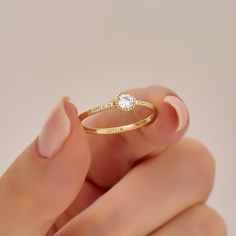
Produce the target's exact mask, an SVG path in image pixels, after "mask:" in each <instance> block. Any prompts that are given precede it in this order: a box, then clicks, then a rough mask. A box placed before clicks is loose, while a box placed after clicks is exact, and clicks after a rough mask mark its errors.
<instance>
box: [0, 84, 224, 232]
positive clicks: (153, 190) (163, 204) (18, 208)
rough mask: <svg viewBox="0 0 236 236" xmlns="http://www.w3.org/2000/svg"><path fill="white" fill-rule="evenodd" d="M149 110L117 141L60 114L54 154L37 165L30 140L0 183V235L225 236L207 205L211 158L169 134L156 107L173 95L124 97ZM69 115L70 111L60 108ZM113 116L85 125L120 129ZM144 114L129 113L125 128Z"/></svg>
mask: <svg viewBox="0 0 236 236" xmlns="http://www.w3.org/2000/svg"><path fill="white" fill-rule="evenodd" d="M130 91H131V92H133V93H134V94H135V95H136V96H137V97H139V98H140V99H143V100H148V101H150V102H152V103H154V104H155V105H156V106H157V107H158V109H159V115H158V119H156V120H155V121H154V122H153V123H152V124H151V125H149V126H147V127H144V128H141V129H139V130H136V131H132V132H129V133H125V134H119V135H101V136H95V135H88V134H86V133H85V132H84V129H83V127H82V124H81V123H80V121H79V120H78V118H77V116H76V115H75V113H73V112H70V111H69V110H70V109H67V112H68V113H67V114H68V116H69V118H70V121H71V124H72V127H71V134H70V136H69V137H68V138H67V140H66V142H65V143H64V145H63V147H62V149H61V150H60V151H59V152H58V154H57V155H56V156H55V157H54V158H52V159H50V160H46V159H43V158H40V155H39V153H38V151H37V139H35V140H34V141H33V142H32V143H31V144H30V145H29V146H28V147H27V148H26V149H25V150H24V151H23V152H22V153H21V154H20V155H19V156H18V157H17V158H16V160H15V162H14V163H13V164H12V165H11V166H10V167H9V168H8V170H7V171H6V172H5V174H4V175H3V176H2V177H1V178H0V222H1V223H0V235H9V236H15V235H17V236H19V235H24V236H32V235H34V236H45V235H47V236H52V235H54V236H77V235H80V236H95V235H96V236H100V235H101V236H146V235H150V236H185V235H186V236H187V235H188V236H189V235H191V236H226V235H227V233H226V226H225V223H224V221H223V219H222V218H221V217H220V216H219V214H218V213H217V212H216V211H215V210H214V209H212V208H210V207H209V206H207V204H206V201H207V199H208V197H209V194H210V192H211V189H212V186H213V182H214V172H215V164H214V160H213V157H212V154H211V153H210V152H209V151H208V149H207V148H206V147H205V146H204V145H203V144H202V143H200V142H199V141H196V140H194V139H190V138H184V134H185V132H186V130H187V128H188V125H189V122H188V123H187V124H186V125H185V127H184V128H183V129H182V130H180V131H178V132H176V127H177V114H176V112H175V110H174V109H173V108H172V107H171V106H170V105H168V104H165V103H163V98H164V97H165V96H166V95H175V96H177V95H176V94H175V93H174V92H173V91H171V90H169V89H167V88H164V87H160V86H150V87H147V88H137V89H131V90H130ZM65 106H66V107H67V108H69V106H70V104H69V103H67V104H65ZM114 112H117V111H109V112H107V113H106V115H105V116H104V113H101V114H99V115H97V116H96V117H95V116H94V118H92V119H91V120H90V125H96V126H98V125H101V126H109V125H112V124H114V123H117V122H121V120H120V119H121V118H120V117H121V116H118V115H117V113H116V114H114ZM145 114H146V111H145V109H144V111H143V110H142V111H139V112H129V114H127V116H126V118H125V120H124V122H129V121H130V122H132V121H133V119H139V118H140V117H142V116H143V115H145Z"/></svg>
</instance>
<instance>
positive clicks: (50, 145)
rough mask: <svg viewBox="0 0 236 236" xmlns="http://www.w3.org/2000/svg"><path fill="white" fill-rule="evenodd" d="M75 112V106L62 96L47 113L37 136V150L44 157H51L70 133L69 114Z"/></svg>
mask: <svg viewBox="0 0 236 236" xmlns="http://www.w3.org/2000/svg"><path fill="white" fill-rule="evenodd" d="M76 112H77V110H76V108H75V106H74V105H73V104H72V103H71V102H70V101H69V98H68V97H64V98H63V99H61V100H60V102H59V103H58V104H57V105H56V106H55V108H54V109H53V110H52V112H51V114H50V115H49V117H48V119H47V121H46V123H45V125H44V126H43V128H42V131H41V133H40V135H39V137H38V151H39V154H40V155H41V156H42V157H44V158H52V157H53V156H55V155H56V153H57V152H59V151H60V149H61V148H62V146H63V144H64V142H65V140H66V138H67V137H68V136H69V134H70V130H71V121H70V118H69V116H70V115H72V114H75V113H76Z"/></svg>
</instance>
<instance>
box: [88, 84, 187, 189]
mask: <svg viewBox="0 0 236 236" xmlns="http://www.w3.org/2000/svg"><path fill="white" fill-rule="evenodd" d="M128 91H129V92H131V93H132V94H134V95H135V97H137V98H138V99H139V100H144V101H148V102H151V103H152V104H154V105H155V106H156V107H157V109H158V116H157V118H156V120H155V121H154V122H153V123H152V124H150V125H148V126H145V127H142V128H140V129H137V130H134V131H130V132H126V133H120V134H110V135H91V134H87V136H88V140H89V144H90V147H91V154H92V163H91V168H90V171H89V178H90V179H91V180H92V181H93V182H95V183H96V184H97V185H99V186H102V187H106V188H109V187H111V186H112V185H114V184H115V183H116V182H117V181H118V180H119V179H120V178H121V177H123V176H124V175H125V174H126V173H127V172H128V171H129V170H130V168H132V167H133V165H134V164H135V163H136V162H137V161H139V160H141V159H142V158H143V157H146V156H149V155H151V153H153V152H155V153H156V152H161V151H162V150H163V149H164V148H165V147H166V146H168V145H169V144H171V143H173V142H176V141H178V140H179V139H181V137H182V136H183V135H184V133H185V132H186V130H187V127H188V124H189V116H188V112H187V108H186V106H185V104H184V102H183V101H182V100H181V99H180V98H179V97H178V96H177V95H176V93H175V92H173V91H172V90H170V89H168V88H165V87H162V86H150V87H146V88H134V89H130V90H128ZM149 112H150V111H148V110H147V109H144V108H137V109H134V110H132V111H130V112H126V113H125V114H124V112H122V111H119V110H109V111H107V112H102V113H99V114H97V115H96V116H94V117H93V118H92V119H91V120H88V122H87V124H89V126H90V127H111V126H114V125H119V124H121V123H122V124H128V123H132V122H134V121H137V120H140V119H142V118H144V117H145V116H147V115H148V113H149Z"/></svg>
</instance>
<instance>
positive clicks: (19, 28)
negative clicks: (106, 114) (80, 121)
mask: <svg viewBox="0 0 236 236" xmlns="http://www.w3.org/2000/svg"><path fill="white" fill-rule="evenodd" d="M235 9H236V2H235V1H234V0H232V1H231V0H225V1H219V0H198V1H192V0H179V1H174V0H172V1H171V0H165V1H161V0H160V1H157V0H156V1H154V0H148V1H141V0H133V1H131V0H125V1H124V0H119V1H115V0H107V1H104V0H100V1H91V0H88V1H78V0H76V1H75V0H74V1H72V0H69V1H68V0H67V1H63V0H52V1H45V0H41V1H32V0H21V1H18V0H8V1H4V0H3V1H0V108H1V111H0V173H2V172H3V171H4V170H5V169H6V168H7V166H8V165H9V164H10V163H11V162H12V161H13V160H14V158H15V157H16V156H17V155H18V153H19V152H20V151H22V149H24V147H25V146H26V145H28V143H30V142H31V140H32V139H33V138H34V137H35V136H36V135H37V134H38V132H39V130H40V128H41V126H42V123H43V121H44V120H45V118H46V117H47V113H48V112H49V111H50V109H51V108H52V106H53V105H54V103H55V102H56V101H57V100H59V98H60V97H61V96H63V95H68V96H70V97H71V98H72V99H73V100H74V102H76V104H77V105H78V107H79V109H80V110H81V111H82V110H84V109H86V108H90V107H92V106H94V105H99V104H100V103H104V102H106V101H108V100H110V99H111V98H112V97H113V96H114V94H116V93H117V92H119V91H120V90H123V89H126V88H128V87H136V86H148V85H150V84H161V85H165V86H168V87H170V88H172V89H174V90H175V91H177V93H178V94H179V95H180V96H181V97H182V98H183V100H185V101H186V104H187V106H188V107H189V110H190V114H191V126H190V129H189V132H188V135H189V136H193V137H196V138H197V139H200V140H202V141H203V142H204V143H205V144H206V145H207V146H208V147H209V148H210V150H211V151H212V152H213V153H214V155H215V159H216V164H217V175H216V183H215V187H214V190H213V193H212V195H211V198H210V201H209V204H210V205H211V206H213V207H215V208H216V209H217V210H218V211H219V212H220V213H221V214H222V216H223V217H224V218H225V220H226V222H227V224H228V228H229V235H232V236H233V235H236V224H235V218H236V213H235V212H236V205H235V199H236V187H235V186H236V184H235V182H236V173H235V166H236V156H235V150H234V149H233V148H234V147H235V144H236V142H235V135H236V111H235V110H236V106H235V101H236V93H235V89H236V67H235V66H236V43H235V42H236V26H235V23H236V14H235Z"/></svg>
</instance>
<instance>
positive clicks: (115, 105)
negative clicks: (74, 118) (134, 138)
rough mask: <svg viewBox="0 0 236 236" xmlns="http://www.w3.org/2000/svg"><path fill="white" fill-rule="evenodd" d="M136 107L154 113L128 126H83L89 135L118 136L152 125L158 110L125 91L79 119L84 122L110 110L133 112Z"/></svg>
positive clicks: (86, 112) (84, 113)
mask: <svg viewBox="0 0 236 236" xmlns="http://www.w3.org/2000/svg"><path fill="white" fill-rule="evenodd" d="M136 106H141V107H144V108H147V109H149V110H151V111H152V113H151V114H150V115H149V116H148V117H146V118H144V119H142V120H140V121H137V122H134V123H131V124H127V125H122V126H117V127H109V128H92V127H87V126H85V125H83V126H84V129H85V131H86V133H89V134H118V133H123V132H128V131H131V130H135V129H138V128H141V127H143V126H146V125H148V124H151V123H152V122H153V121H154V120H155V119H156V117H157V108H156V107H155V106H154V105H153V104H152V103H150V102H147V101H142V100H138V99H136V98H135V96H134V95H133V94H132V93H130V92H127V91H123V92H121V93H119V94H118V95H117V96H116V97H115V98H114V99H113V100H112V101H111V102H108V103H106V104H104V105H101V106H98V107H95V108H93V109H90V110H88V111H85V112H83V113H81V114H80V115H79V119H80V120H81V122H82V121H83V120H84V119H86V118H88V117H90V116H92V115H94V114H96V113H99V112H102V111H105V110H109V109H120V110H122V111H125V112H127V111H132V110H133V109H134V108H135V107H136Z"/></svg>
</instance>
